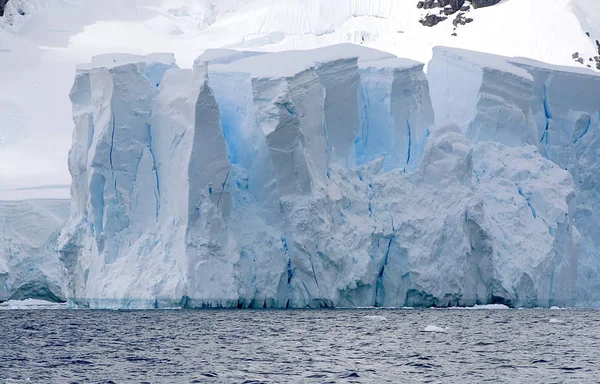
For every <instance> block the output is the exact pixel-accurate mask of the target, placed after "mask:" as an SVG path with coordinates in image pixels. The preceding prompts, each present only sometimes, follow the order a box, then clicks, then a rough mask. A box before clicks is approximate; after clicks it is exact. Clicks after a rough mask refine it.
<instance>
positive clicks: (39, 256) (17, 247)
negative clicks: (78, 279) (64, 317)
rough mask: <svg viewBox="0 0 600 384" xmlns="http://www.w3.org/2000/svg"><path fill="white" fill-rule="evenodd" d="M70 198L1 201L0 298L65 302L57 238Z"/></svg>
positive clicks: (66, 215)
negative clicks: (56, 247) (56, 248)
mask: <svg viewBox="0 0 600 384" xmlns="http://www.w3.org/2000/svg"><path fill="white" fill-rule="evenodd" d="M68 215H69V200H58V199H57V200H50V199H40V200H19V201H0V301H7V300H22V299H26V298H36V299H42V300H48V301H64V300H65V299H66V292H65V289H64V286H63V271H62V265H61V263H60V261H59V255H58V252H56V250H55V246H56V239H57V238H58V235H59V233H60V231H61V229H62V227H63V225H64V223H65V221H66V219H67V217H68Z"/></svg>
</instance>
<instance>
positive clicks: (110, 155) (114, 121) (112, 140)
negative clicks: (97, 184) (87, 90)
mask: <svg viewBox="0 0 600 384" xmlns="http://www.w3.org/2000/svg"><path fill="white" fill-rule="evenodd" d="M111 114H112V132H111V134H110V151H109V153H108V160H109V163H110V172H111V174H112V178H113V187H114V189H115V200H118V193H117V175H116V174H115V169H114V165H113V149H114V145H115V131H116V130H117V119H116V117H115V113H114V112H113V111H111Z"/></svg>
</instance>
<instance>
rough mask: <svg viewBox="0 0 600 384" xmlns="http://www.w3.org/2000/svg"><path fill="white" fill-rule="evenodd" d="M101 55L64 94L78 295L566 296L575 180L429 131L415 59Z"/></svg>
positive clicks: (329, 53) (122, 301)
mask: <svg viewBox="0 0 600 384" xmlns="http://www.w3.org/2000/svg"><path fill="white" fill-rule="evenodd" d="M157 58H158V59H157ZM114 60H115V58H113V59H112V63H113V64H111V60H108V61H106V60H104V59H96V62H97V63H101V64H100V65H101V67H100V68H94V65H91V66H89V67H86V68H83V69H81V70H80V72H79V73H78V76H77V78H76V81H75V84H74V87H73V91H72V94H71V97H72V100H73V105H74V110H73V112H74V119H75V122H76V130H75V133H74V142H73V149H72V151H71V156H70V169H71V173H72V175H73V189H72V190H73V205H72V210H71V217H70V219H69V222H68V223H67V225H66V227H65V229H64V230H63V232H62V234H61V237H60V239H59V242H58V243H59V250H60V252H61V257H62V260H63V263H64V265H65V267H66V270H67V277H68V297H69V298H70V299H71V300H72V301H73V302H75V303H77V304H79V305H83V306H87V307H94V308H107V307H108V308H148V307H166V306H184V307H193V308H200V307H281V308H286V307H330V306H364V305H377V306H405V305H409V306H431V305H440V306H447V305H453V306H454V305H473V304H485V303H506V304H510V305H523V306H535V305H541V306H548V305H566V304H572V303H574V294H573V291H574V288H573V285H574V284H575V279H574V276H576V275H577V268H578V263H577V257H578V255H579V254H578V250H579V248H578V246H579V234H578V232H577V230H576V229H575V227H574V226H573V225H572V220H573V204H574V203H573V202H574V198H573V196H574V192H573V191H574V187H573V180H572V178H571V176H570V175H569V173H568V172H566V171H564V170H563V169H561V168H560V167H558V166H556V165H555V164H553V163H552V162H550V161H549V160H547V159H544V158H543V157H542V156H541V155H540V154H539V153H538V152H537V149H536V148H535V147H533V146H530V145H525V146H516V145H512V144H514V143H509V144H511V145H512V146H505V145H503V144H501V143H498V142H486V143H472V142H470V141H469V140H467V139H466V138H465V136H464V135H463V133H462V132H461V129H460V128H458V127H456V126H453V125H449V126H444V127H442V128H441V129H433V128H432V123H433V113H432V107H431V102H430V99H429V91H428V89H429V87H428V83H427V79H426V78H425V76H424V74H423V72H422V64H419V63H415V62H411V61H407V60H401V59H398V58H395V57H393V56H391V55H389V54H386V53H383V52H379V51H375V50H371V49H366V48H364V47H356V46H351V45H340V46H333V47H329V48H327V49H319V50H311V51H290V52H282V53H273V54H263V55H258V54H256V55H253V54H249V55H245V54H236V53H235V52H232V51H227V50H222V51H213V52H207V53H206V54H205V55H203V56H201V57H199V58H198V60H196V63H195V65H194V69H193V70H186V69H178V68H171V67H172V63H171V61H170V60H169V59H167V58H166V57H165V56H163V55H160V56H154V57H153V58H146V57H136V58H130V57H128V58H123V57H120V60H117V62H115V61H114ZM157 61H158V64H160V65H157V63H156V62H157ZM115 64H116V65H115ZM148 68H159V69H158V70H152V71H149V70H148ZM528 81H529V83H528V84H531V83H532V81H531V79H530V78H529V79H528ZM514 86H515V87H517V84H516V83H515V85H514ZM490 92H491V91H490ZM507 97H508V96H507ZM519 100H520V99H519ZM511 102H513V104H514V105H517V101H514V100H513V101H511ZM515 108H516V107H515ZM501 131H502V130H501ZM430 134H431V135H430Z"/></svg>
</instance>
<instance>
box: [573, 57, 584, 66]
mask: <svg viewBox="0 0 600 384" xmlns="http://www.w3.org/2000/svg"><path fill="white" fill-rule="evenodd" d="M575 61H577V62H578V63H579V64H583V61H584V60H583V57H580V58H578V59H576V60H575Z"/></svg>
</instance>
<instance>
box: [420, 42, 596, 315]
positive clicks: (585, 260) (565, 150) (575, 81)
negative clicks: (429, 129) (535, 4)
mask: <svg viewBox="0 0 600 384" xmlns="http://www.w3.org/2000/svg"><path fill="white" fill-rule="evenodd" d="M472 67H476V68H479V69H480V70H479V72H480V73H486V72H497V73H498V76H496V78H493V77H492V76H491V75H490V76H487V78H486V76H485V75H483V76H479V75H478V80H477V81H471V80H468V79H467V78H466V76H467V74H472V73H473V72H472V71H467V70H465V68H472ZM448 73H458V74H459V75H457V76H455V77H453V78H452V79H450V80H448V81H446V78H447V74H448ZM516 76H519V77H521V78H522V79H523V81H522V82H521V83H522V88H521V92H515V91H511V92H509V93H508V96H507V93H504V92H503V91H502V90H505V89H509V88H510V87H512V86H513V85H512V84H513V82H514V79H515V77H516ZM428 78H429V80H430V86H431V94H432V101H433V104H434V108H435V110H436V112H438V113H439V112H440V111H443V112H442V114H443V115H444V117H448V118H454V119H455V120H457V121H460V122H461V127H462V129H463V131H467V132H468V133H470V134H469V138H470V139H471V140H472V141H474V142H478V141H484V140H498V136H497V135H498V132H499V131H500V130H503V131H507V129H506V127H513V128H515V127H518V128H519V132H520V134H519V132H514V133H517V135H516V136H515V135H512V137H516V138H521V140H514V141H513V142H510V143H508V144H510V145H515V146H518V145H522V144H527V143H531V144H533V145H535V146H537V147H538V148H539V151H540V153H541V154H542V155H544V156H545V157H546V158H548V159H550V160H551V161H552V162H554V163H555V164H557V165H558V166H559V167H561V168H562V169H564V170H567V171H568V172H569V173H570V174H571V175H572V177H573V180H574V184H575V193H574V195H573V196H574V197H573V199H574V210H573V212H572V213H571V215H572V217H573V219H574V222H573V225H574V226H575V227H576V228H577V230H578V232H579V233H580V235H581V239H580V248H581V249H580V256H579V261H578V265H579V266H578V268H577V269H574V270H573V271H572V278H571V279H572V280H573V281H575V282H576V284H577V289H576V293H574V295H575V296H576V297H577V298H576V301H577V302H578V303H579V304H580V305H597V304H598V303H600V279H599V278H598V277H597V276H599V274H598V272H599V270H598V265H599V264H598V260H600V252H599V251H598V250H599V249H600V243H599V242H598V236H597V233H598V230H599V229H600V218H599V217H598V214H597V212H598V209H600V198H599V195H598V180H600V172H599V168H598V165H597V164H596V163H597V159H598V156H599V155H600V151H599V148H600V147H599V138H598V131H599V128H600V125H599V119H600V91H599V89H600V74H598V73H597V72H594V71H592V70H588V69H584V68H573V67H561V66H556V65H550V64H546V63H541V62H538V61H534V60H530V59H524V58H509V57H502V56H497V55H490V54H485V53H479V52H470V51H465V50H459V49H454V48H445V47H437V48H435V49H434V57H433V59H432V61H431V63H430V64H429V67H428ZM461 79H462V80H461ZM490 89H495V90H496V92H495V93H493V98H495V100H496V103H495V106H494V109H492V110H494V111H498V114H497V116H498V119H497V121H494V120H493V119H492V123H491V124H490V123H489V122H488V121H486V120H485V119H482V118H481V115H485V114H487V111H489V110H490V109H489V107H486V105H487V104H486V103H487V102H488V100H490V97H491V96H490V94H491V93H492V92H490ZM517 96H518V97H519V99H518V100H516V99H515V97H517ZM447 97H450V99H451V101H450V102H447V101H446V98H447ZM519 100H521V101H519ZM522 101H526V103H523V102H522ZM517 105H520V107H519V109H521V110H522V111H523V113H524V114H523V116H527V118H526V119H525V118H523V119H522V118H521V117H520V116H519V118H518V119H517V120H515V119H514V117H515V116H516V115H512V116H513V117H512V118H511V117H510V116H508V115H506V111H507V110H513V111H515V110H516V106H517ZM525 112H527V113H526V115H525ZM438 116H439V115H438ZM521 121H522V122H525V121H529V123H528V124H514V123H515V122H521ZM530 126H532V127H533V131H532V130H531V127H530ZM500 141H502V140H500ZM504 141H506V140H504Z"/></svg>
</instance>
